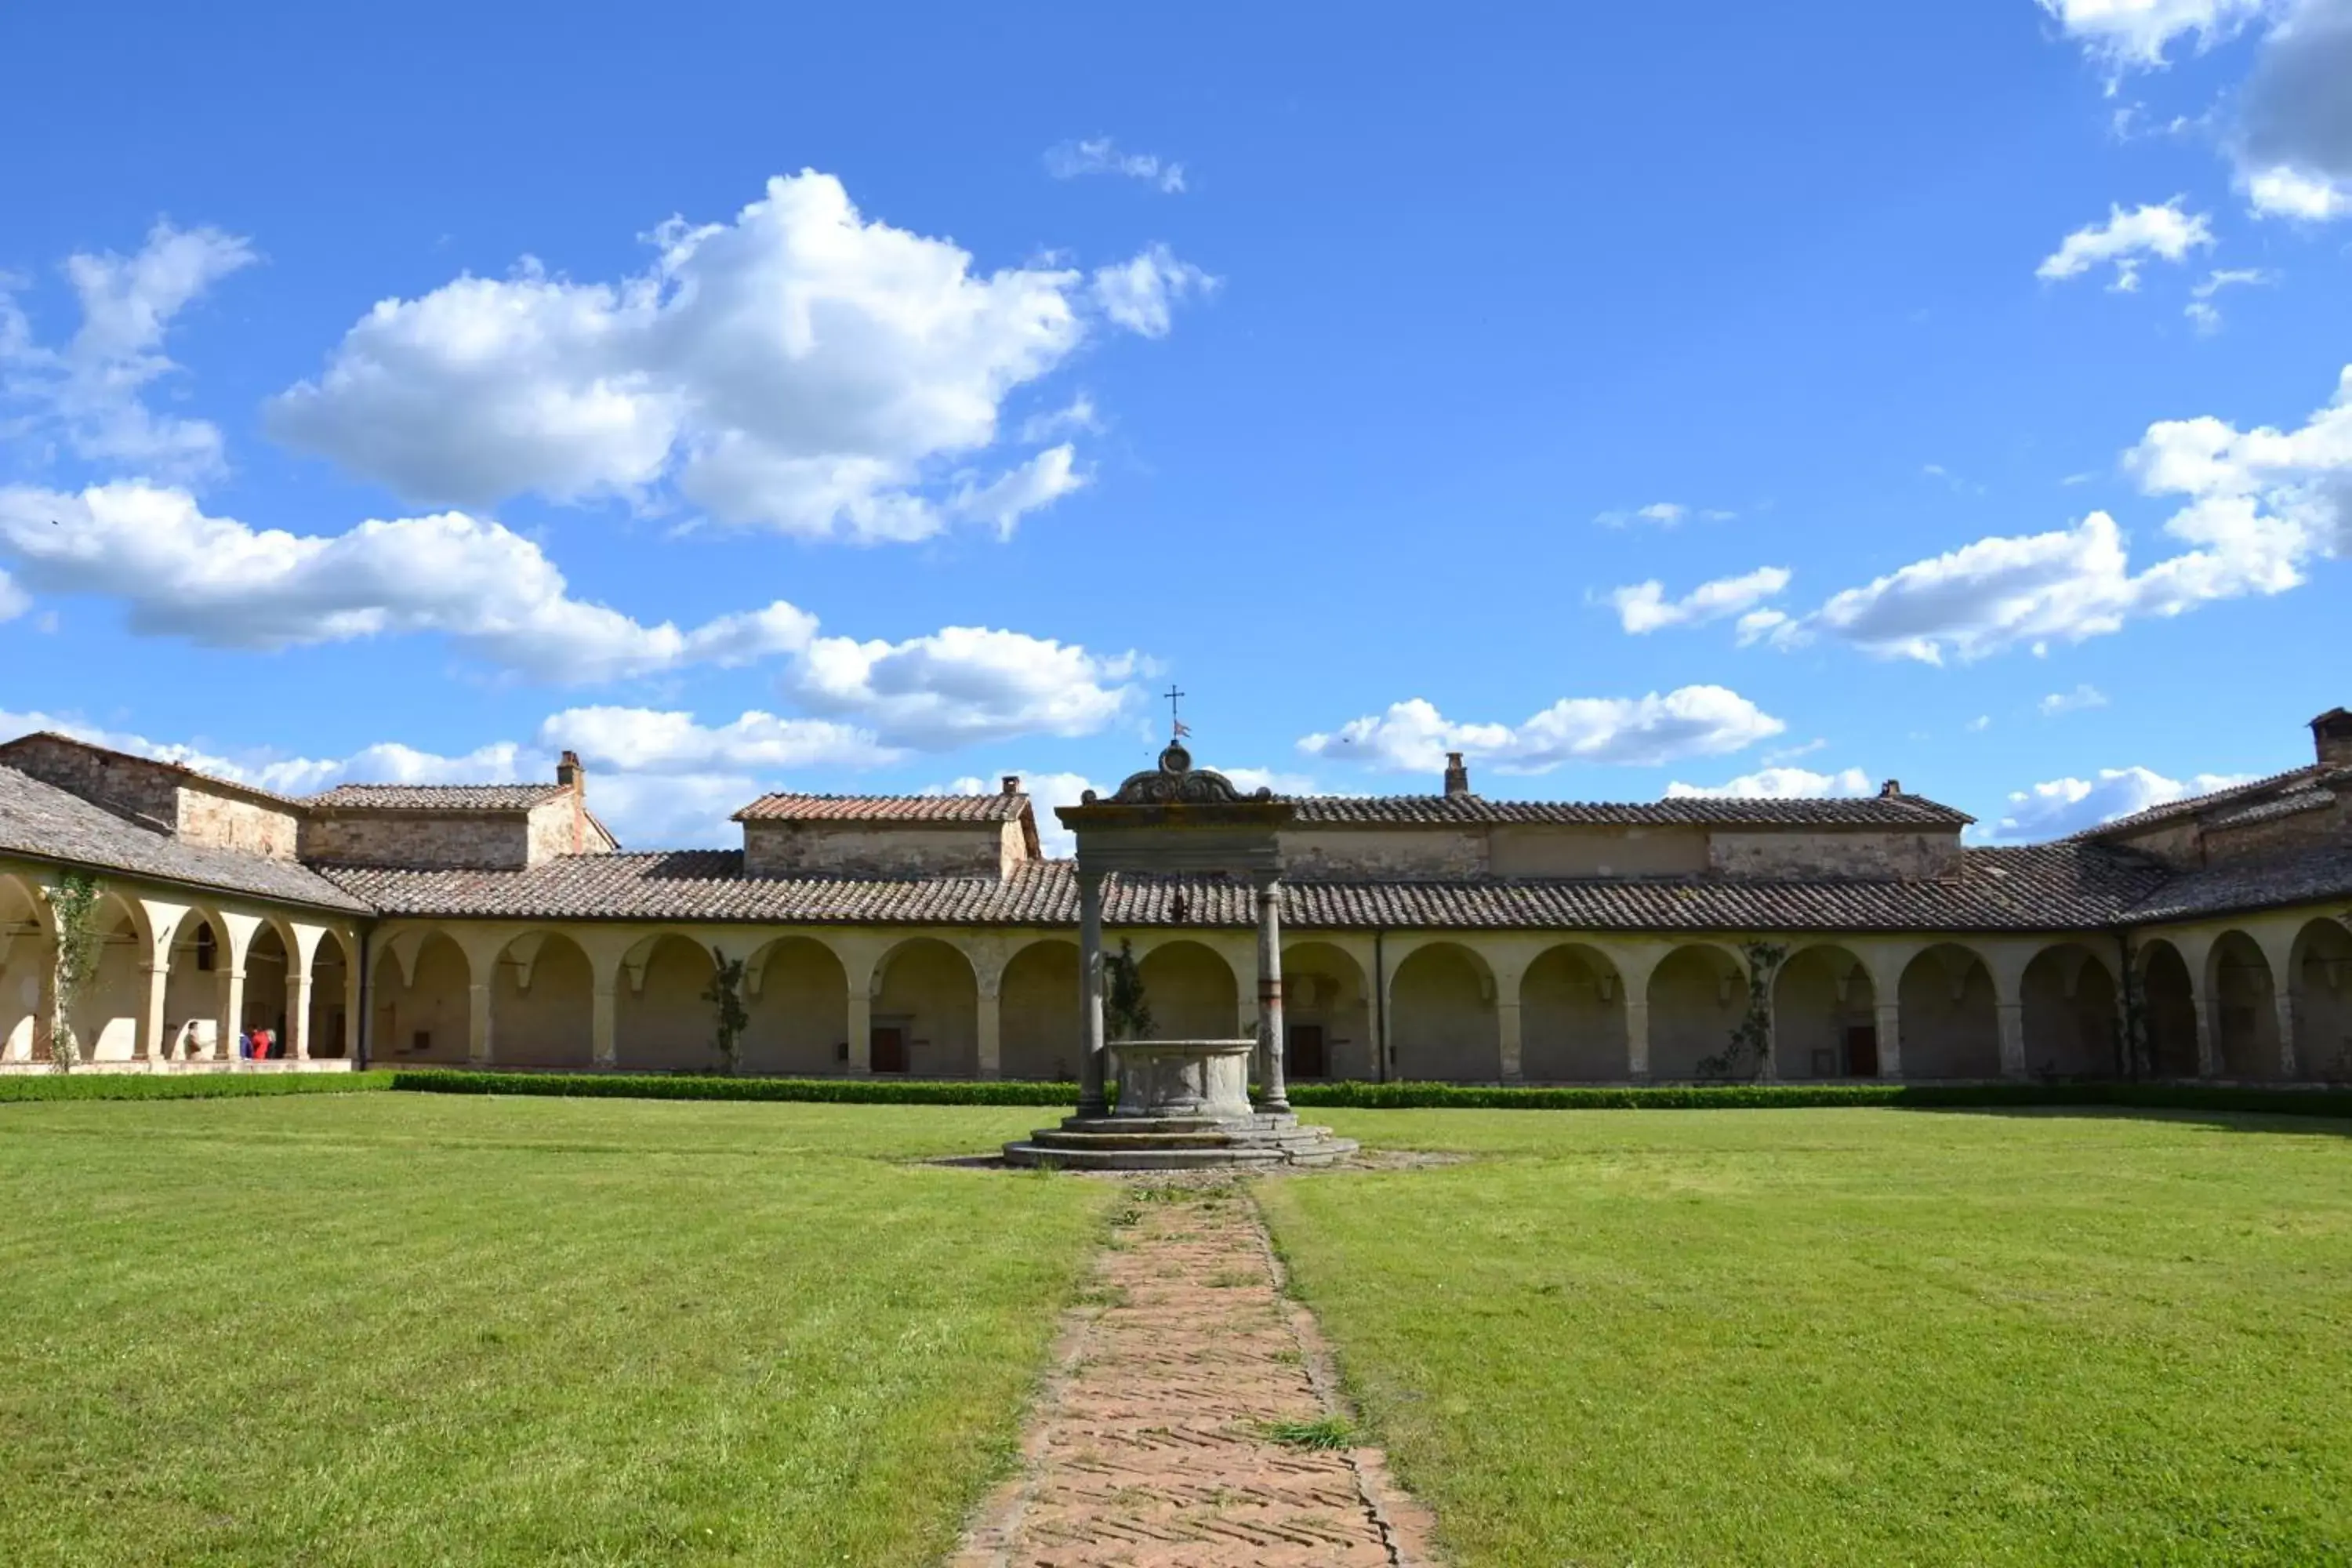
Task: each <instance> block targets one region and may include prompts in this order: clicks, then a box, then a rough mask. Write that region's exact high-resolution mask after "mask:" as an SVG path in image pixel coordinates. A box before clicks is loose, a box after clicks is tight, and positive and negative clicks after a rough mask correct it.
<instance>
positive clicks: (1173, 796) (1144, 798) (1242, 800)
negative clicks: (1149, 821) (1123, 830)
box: [1078, 741, 1274, 805]
mask: <svg viewBox="0 0 2352 1568" xmlns="http://www.w3.org/2000/svg"><path fill="white" fill-rule="evenodd" d="M1078 798H1079V802H1080V804H1082V805H1105V804H1108V805H1244V804H1246V803H1248V802H1252V801H1269V800H1272V799H1273V798H1274V791H1272V790H1270V789H1261V790H1258V791H1256V792H1255V793H1254V794H1250V795H1244V794H1243V793H1242V792H1241V791H1240V790H1237V789H1235V788H1234V781H1233V780H1231V779H1229V778H1227V777H1226V776H1225V775H1224V774H1223V773H1218V772H1216V771H1215V770H1213V769H1211V768H1196V767H1194V766H1193V765H1192V752H1188V751H1186V750H1185V749H1184V747H1183V745H1182V743H1181V742H1176V741H1171V742H1169V743H1168V749H1167V750H1166V751H1164V752H1160V765H1159V766H1158V767H1157V768H1152V769H1149V770H1147V771H1145V772H1143V773H1130V774H1129V775H1128V778H1127V782H1126V783H1124V784H1120V785H1119V786H1118V794H1117V795H1112V796H1111V797H1110V799H1109V801H1108V802H1104V801H1102V800H1101V799H1100V798H1099V797H1098V796H1097V795H1096V794H1095V792H1094V791H1092V790H1088V791H1087V793H1086V794H1085V795H1081V796H1079V797H1078Z"/></svg>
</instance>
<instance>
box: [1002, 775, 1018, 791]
mask: <svg viewBox="0 0 2352 1568" xmlns="http://www.w3.org/2000/svg"><path fill="white" fill-rule="evenodd" d="M1004 793H1005V794H1007V795H1019V794H1020V793H1021V775H1020V774H1019V773H1007V774H1005V775H1004Z"/></svg>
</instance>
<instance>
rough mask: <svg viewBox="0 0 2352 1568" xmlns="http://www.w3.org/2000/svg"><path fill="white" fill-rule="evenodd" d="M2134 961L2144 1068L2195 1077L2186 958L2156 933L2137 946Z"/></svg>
mask: <svg viewBox="0 0 2352 1568" xmlns="http://www.w3.org/2000/svg"><path fill="white" fill-rule="evenodd" d="M2134 962H2135V963H2136V964H2137V967H2138V970H2139V994H2140V1018H2141V1027H2142V1028H2143V1029H2145V1030H2146V1032H2147V1066H2148V1070H2149V1071H2150V1072H2152V1073H2153V1074H2155V1075H2156V1076H2157V1077H2158V1078H2195V1077H2197V1076H2198V1073H2199V1072H2200V1066H2199V1062H2198V1055H2197V989H2196V986H2195V985H2194V984H2191V981H2190V976H2189V961H2188V960H2187V959H2185V958H2183V957H2182V956H2181V954H2180V950H2179V948H2177V947H2175V946H2174V945H2173V944H2172V943H2170V942H2167V941H2165V940H2164V939H2163V938H2162V937H2154V938H2151V939H2149V940H2148V941H2147V942H2142V943H2141V944H2140V947H2139V952H2138V954H2137V957H2136V959H2135V960H2134Z"/></svg>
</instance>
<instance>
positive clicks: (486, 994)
mask: <svg viewBox="0 0 2352 1568" xmlns="http://www.w3.org/2000/svg"><path fill="white" fill-rule="evenodd" d="M497 973H498V971H497V969H496V968H495V967H493V968H492V969H491V970H490V971H489V973H488V974H484V975H482V976H481V977H480V978H478V979H475V980H472V981H471V982H470V983H469V984H467V987H466V1065H467V1066H468V1067H478V1068H486V1067H488V1066H490V1065H491V1063H493V1062H494V1061H496V1060H497V1054H496V1051H495V1049H494V1047H493V1045H492V1042H491V1039H490V981H491V980H492V979H494V978H495V977H496V976H497Z"/></svg>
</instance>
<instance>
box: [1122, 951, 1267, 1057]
mask: <svg viewBox="0 0 2352 1568" xmlns="http://www.w3.org/2000/svg"><path fill="white" fill-rule="evenodd" d="M1136 969H1137V973H1138V976H1139V978H1140V979H1141V980H1142V982H1143V999H1144V1002H1145V1004H1146V1005H1149V1006H1150V1009H1151V1032H1152V1034H1153V1035H1154V1036H1156V1037H1159V1038H1160V1039H1163V1040H1234V1039H1239V1038H1240V1037H1241V1036H1242V1034H1243V1033H1244V1031H1243V1030H1242V1028H1241V988H1240V986H1239V984H1237V983H1236V982H1235V981H1234V970H1233V965H1231V964H1229V963H1226V962H1225V961H1224V958H1223V955H1221V954H1220V953H1218V952H1216V951H1215V950H1214V949H1213V948H1210V947H1208V946H1205V945H1204V944H1202V943H1201V942H1161V943H1160V945H1159V946H1157V947H1155V948H1153V949H1152V950H1151V951H1150V952H1147V953H1145V954H1144V955H1143V957H1142V959H1141V960H1140V961H1139V963H1137V965H1136ZM1105 992H1106V994H1108V986H1106V988H1105Z"/></svg>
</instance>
